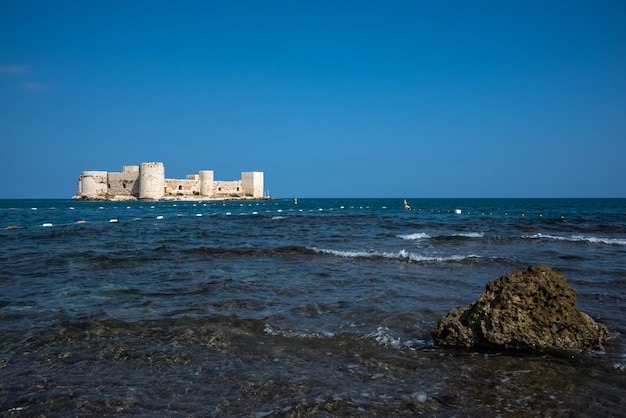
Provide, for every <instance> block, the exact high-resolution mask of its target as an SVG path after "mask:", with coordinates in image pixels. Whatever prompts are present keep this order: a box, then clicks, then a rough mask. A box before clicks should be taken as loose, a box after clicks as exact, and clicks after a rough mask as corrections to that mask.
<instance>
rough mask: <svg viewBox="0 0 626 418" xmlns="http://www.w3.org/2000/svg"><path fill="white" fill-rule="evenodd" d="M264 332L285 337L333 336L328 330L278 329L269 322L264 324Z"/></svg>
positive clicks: (320, 337)
mask: <svg viewBox="0 0 626 418" xmlns="http://www.w3.org/2000/svg"><path fill="white" fill-rule="evenodd" d="M263 331H265V333H266V334H269V335H273V336H275V337H276V336H280V337H287V338H319V339H322V338H332V337H334V336H335V333H334V332H330V331H322V332H311V331H297V330H292V329H279V328H276V327H273V326H272V325H270V324H265V328H263Z"/></svg>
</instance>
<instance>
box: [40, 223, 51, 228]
mask: <svg viewBox="0 0 626 418" xmlns="http://www.w3.org/2000/svg"><path fill="white" fill-rule="evenodd" d="M41 226H45V227H50V226H52V224H51V223H49V222H46V223H45V224H43V225H41Z"/></svg>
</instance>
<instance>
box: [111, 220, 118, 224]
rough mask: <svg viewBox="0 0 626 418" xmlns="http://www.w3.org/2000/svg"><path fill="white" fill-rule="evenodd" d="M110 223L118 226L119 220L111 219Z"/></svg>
mask: <svg viewBox="0 0 626 418" xmlns="http://www.w3.org/2000/svg"><path fill="white" fill-rule="evenodd" d="M109 223H112V224H116V223H117V219H109Z"/></svg>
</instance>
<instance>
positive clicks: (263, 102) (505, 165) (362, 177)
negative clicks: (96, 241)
mask: <svg viewBox="0 0 626 418" xmlns="http://www.w3.org/2000/svg"><path fill="white" fill-rule="evenodd" d="M624 22H626V3H624V2H618V1H599V2H598V1H593V2H592V1H580V2H575V3H572V2H566V1H552V2H539V1H530V2H524V3H513V4H508V3H506V2H505V3H502V2H497V1H480V2H477V3H467V2H462V1H451V0H450V1H446V0H444V1H442V2H435V3H433V2H425V1H415V2H409V1H391V2H385V3H384V4H383V3H382V2H374V1H358V2H357V1H345V2H340V3H335V2H328V1H315V2H313V1H302V2H286V1H268V2H253V1H238V2H212V1H211V2H200V1H189V2H185V3H182V4H181V3H175V2H173V1H165V0H163V1H144V0H138V1H133V2H123V1H117V0H114V1H110V2H105V3H98V2H95V3H91V2H80V1H75V0H69V1H64V2H44V1H34V2H23V1H13V0H10V1H5V2H3V3H2V4H1V5H0V39H2V42H1V43H0V138H1V139H2V153H1V155H2V157H1V158H0V179H2V181H3V184H4V186H3V187H2V189H1V191H0V199H66V198H71V197H72V196H73V195H74V194H75V190H76V185H77V180H78V177H79V176H80V174H81V172H82V171H84V170H86V169H87V170H103V171H121V169H122V166H124V165H138V164H139V163H141V162H144V161H162V162H163V163H164V164H165V175H166V177H167V178H184V177H185V175H186V174H191V173H197V172H198V171H199V170H214V172H215V179H216V180H236V179H239V177H240V173H241V172H243V171H263V172H264V173H265V189H266V190H267V189H269V191H270V195H271V196H272V197H277V198H293V197H297V198H350V197H345V196H360V197H358V198H414V199H417V198H415V197H411V196H423V197H420V199H421V198H624V197H626V183H625V182H624V179H626V164H625V163H624V161H626V77H625V76H624V74H626V25H624ZM396 196H397V197H396ZM353 198H356V197H353Z"/></svg>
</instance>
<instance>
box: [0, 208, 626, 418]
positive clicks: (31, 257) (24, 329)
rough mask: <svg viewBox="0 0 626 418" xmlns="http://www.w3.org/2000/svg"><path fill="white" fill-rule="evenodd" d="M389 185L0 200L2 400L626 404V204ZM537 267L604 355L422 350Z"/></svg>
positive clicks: (58, 403)
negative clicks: (373, 195) (263, 196)
mask: <svg viewBox="0 0 626 418" xmlns="http://www.w3.org/2000/svg"><path fill="white" fill-rule="evenodd" d="M408 200H409V204H410V205H411V209H410V210H405V209H404V207H403V202H402V199H300V200H298V202H297V204H296V202H295V201H294V200H293V199H284V200H262V201H225V202H222V201H207V202H182V201H178V202H172V201H168V202H78V201H71V200H4V201H0V216H1V218H0V219H1V220H2V222H1V223H0V340H1V341H2V342H1V343H0V348H1V349H0V411H1V413H0V414H1V415H3V416H39V415H47V416H61V415H63V416H66V415H86V416H90V415H93V416H102V415H107V414H109V415H112V414H116V415H154V414H159V415H167V416H178V415H180V416H189V415H192V416H298V415H304V416H328V415H361V416H368V415H369V416H397V415H412V414H417V413H424V414H430V415H437V416H467V415H488V416H497V415H502V416H528V415H537V414H539V411H541V413H544V414H547V415H569V416H598V415H602V416H624V415H626V403H625V401H624V400H622V393H623V390H624V387H625V386H626V350H625V349H624V347H625V343H626V339H625V338H624V332H625V330H626V325H625V323H624V322H625V321H624V318H626V314H625V311H626V309H625V306H626V304H625V302H626V199H408ZM9 227H11V228H9ZM14 227H17V228H14ZM534 264H546V265H549V266H551V267H553V268H555V269H558V270H559V271H561V272H562V273H563V274H564V275H565V277H566V278H567V279H568V281H569V282H570V284H571V285H572V287H573V288H574V289H575V290H576V291H577V292H578V306H579V308H580V309H581V310H583V311H585V312H587V313H588V314H590V315H591V316H592V317H593V318H594V319H596V320H597V321H599V322H602V323H604V324H605V325H607V327H608V328H609V330H610V331H611V335H612V337H613V338H612V339H611V340H610V342H609V344H607V347H606V351H605V352H602V353H589V354H585V355H576V356H572V357H569V358H567V357H566V358H563V357H553V356H548V355H543V354H526V355H519V354H504V353H491V352H475V351H465V350H454V349H444V348H439V347H436V346H434V345H433V341H432V338H431V336H430V331H431V329H432V328H434V326H435V324H436V322H437V320H438V319H439V318H440V317H441V316H443V315H445V314H446V313H447V312H448V311H449V310H451V309H454V308H456V307H458V306H466V305H468V304H469V303H471V302H472V301H474V300H475V299H476V298H477V297H478V296H479V295H480V294H481V293H482V292H483V291H484V287H485V284H486V283H487V282H488V281H492V280H494V279H496V278H497V277H499V276H501V275H503V274H506V273H508V272H510V271H512V270H515V269H523V268H526V267H528V266H529V265H534Z"/></svg>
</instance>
